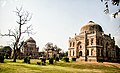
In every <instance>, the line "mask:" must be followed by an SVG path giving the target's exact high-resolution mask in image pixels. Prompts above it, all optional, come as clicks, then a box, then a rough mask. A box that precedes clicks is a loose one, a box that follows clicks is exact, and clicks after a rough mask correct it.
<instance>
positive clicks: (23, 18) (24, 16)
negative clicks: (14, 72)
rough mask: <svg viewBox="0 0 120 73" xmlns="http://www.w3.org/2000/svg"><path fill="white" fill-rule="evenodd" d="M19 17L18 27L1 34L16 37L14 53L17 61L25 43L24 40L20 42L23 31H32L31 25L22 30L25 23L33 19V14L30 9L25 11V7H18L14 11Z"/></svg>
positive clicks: (14, 60)
mask: <svg viewBox="0 0 120 73" xmlns="http://www.w3.org/2000/svg"><path fill="white" fill-rule="evenodd" d="M14 12H15V13H16V15H17V17H18V20H17V21H16V22H17V24H18V29H16V30H14V31H12V30H8V31H9V33H8V34H1V36H12V37H14V40H15V41H14V42H13V43H14V47H13V50H14V53H13V62H16V59H17V56H18V55H19V53H20V48H21V47H22V45H23V44H24V41H22V42H20V39H21V36H22V34H23V33H30V32H31V25H30V26H28V27H26V29H25V30H22V27H24V25H25V24H27V22H28V21H30V20H31V18H32V15H31V14H30V13H29V12H28V11H24V10H23V8H22V7H21V8H19V9H18V8H17V7H16V11H14Z"/></svg>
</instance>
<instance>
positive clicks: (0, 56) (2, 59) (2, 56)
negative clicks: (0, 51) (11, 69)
mask: <svg viewBox="0 0 120 73" xmlns="http://www.w3.org/2000/svg"><path fill="white" fill-rule="evenodd" d="M0 63H4V55H0Z"/></svg>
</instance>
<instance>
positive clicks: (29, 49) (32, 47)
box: [22, 37, 39, 58]
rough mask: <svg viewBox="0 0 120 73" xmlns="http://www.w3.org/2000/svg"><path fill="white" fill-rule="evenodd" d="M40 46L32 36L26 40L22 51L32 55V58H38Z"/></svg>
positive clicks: (26, 54)
mask: <svg viewBox="0 0 120 73" xmlns="http://www.w3.org/2000/svg"><path fill="white" fill-rule="evenodd" d="M38 51H39V48H38V47H36V41H35V40H34V39H33V38H32V37H30V38H29V39H28V40H26V41H25V43H24V45H23V48H22V53H23V56H30V57H32V58H38V57H39V52H38Z"/></svg>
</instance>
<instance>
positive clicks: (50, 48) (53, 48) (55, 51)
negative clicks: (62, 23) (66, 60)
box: [44, 42, 62, 58]
mask: <svg viewBox="0 0 120 73" xmlns="http://www.w3.org/2000/svg"><path fill="white" fill-rule="evenodd" d="M44 49H45V51H46V54H47V57H49V56H51V57H54V58H55V57H57V55H59V54H60V51H61V50H62V49H60V48H59V47H58V46H57V45H53V43H51V42H48V43H47V44H46V45H45V48H44ZM50 53H51V55H50Z"/></svg>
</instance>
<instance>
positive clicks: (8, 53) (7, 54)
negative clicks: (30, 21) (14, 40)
mask: <svg viewBox="0 0 120 73" xmlns="http://www.w3.org/2000/svg"><path fill="white" fill-rule="evenodd" d="M2 52H3V53H4V55H5V57H6V59H8V57H9V58H10V57H11V53H12V48H11V47H10V46H5V47H3V49H2Z"/></svg>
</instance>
